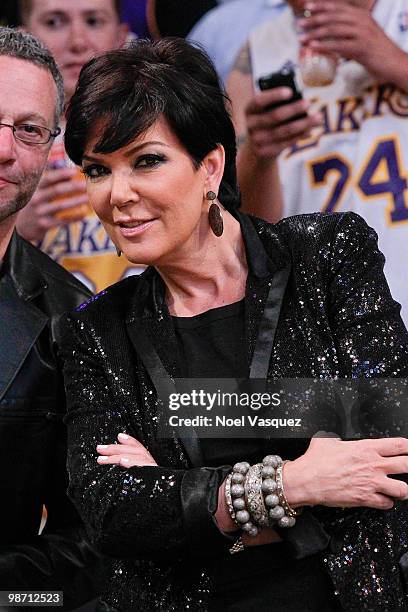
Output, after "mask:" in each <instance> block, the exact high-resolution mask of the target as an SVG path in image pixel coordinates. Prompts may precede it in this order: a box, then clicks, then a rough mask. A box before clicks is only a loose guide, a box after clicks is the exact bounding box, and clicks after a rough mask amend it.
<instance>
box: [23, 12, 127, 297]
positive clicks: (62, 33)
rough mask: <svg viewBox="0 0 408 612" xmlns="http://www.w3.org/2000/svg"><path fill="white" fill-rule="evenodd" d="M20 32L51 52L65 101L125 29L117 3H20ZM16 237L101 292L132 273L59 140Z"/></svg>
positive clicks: (122, 39)
mask: <svg viewBox="0 0 408 612" xmlns="http://www.w3.org/2000/svg"><path fill="white" fill-rule="evenodd" d="M20 12H21V20H22V23H23V26H24V28H25V29H27V30H28V31H29V32H31V33H32V34H34V35H35V36H36V37H38V38H39V39H40V40H41V41H42V42H43V43H45V44H46V45H47V47H48V48H49V49H50V50H51V52H52V53H53V55H54V57H55V59H56V61H57V63H58V65H59V66H60V68H61V72H62V76H63V79H64V87H65V96H66V101H68V100H69V99H70V98H71V96H72V94H73V92H74V90H75V86H76V83H77V79H78V76H79V72H80V70H81V68H82V66H83V65H84V64H85V63H86V62H87V61H88V60H89V59H91V58H92V57H93V56H95V55H98V54H99V53H102V52H103V51H106V50H109V49H112V48H117V47H120V46H121V45H122V44H123V43H124V42H125V40H126V36H127V32H128V28H127V26H126V25H125V24H123V23H121V22H120V17H119V15H120V2H119V1H118V0H70V1H69V2H64V1H63V0H20ZM17 228H18V231H19V233H20V234H21V235H22V236H24V238H26V239H27V240H31V241H33V242H35V243H36V244H37V245H38V246H39V247H40V248H41V249H42V250H43V251H44V252H46V253H47V254H48V255H50V257H52V258H53V259H54V260H56V261H58V262H59V263H60V264H61V265H63V266H64V267H65V268H66V269H67V270H69V271H70V272H72V273H73V274H75V276H77V278H79V279H80V280H82V282H84V283H85V284H86V285H87V286H88V287H89V288H90V289H91V290H92V291H100V290H101V289H103V288H104V287H106V286H107V285H110V284H112V283H114V282H116V281H118V280H120V279H121V278H123V277H124V276H126V275H127V274H129V273H133V272H135V271H137V268H135V267H134V266H132V265H131V264H129V262H128V261H126V260H125V259H124V258H121V259H119V258H118V257H117V255H116V251H115V248H114V246H113V244H112V242H111V241H110V240H109V238H108V237H107V235H106V232H105V230H104V229H103V227H102V225H101V223H100V222H99V220H98V218H97V217H96V216H95V214H94V213H93V211H92V210H91V209H90V207H89V205H88V198H87V195H86V188H85V181H84V180H83V177H82V174H80V171H79V169H76V168H75V167H74V166H73V165H72V164H71V163H70V162H69V160H68V158H67V156H66V154H65V149H64V144H63V136H62V135H61V136H60V137H59V138H57V139H56V141H55V143H54V145H53V147H52V149H51V154H50V157H49V163H48V170H47V172H46V173H45V174H44V176H43V178H42V180H41V182H40V184H39V187H38V189H37V191H36V193H35V195H34V197H33V198H32V200H31V202H30V203H29V205H28V206H27V207H26V209H25V210H24V211H22V212H21V214H20V215H19V218H18V222H17Z"/></svg>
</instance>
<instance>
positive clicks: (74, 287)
mask: <svg viewBox="0 0 408 612" xmlns="http://www.w3.org/2000/svg"><path fill="white" fill-rule="evenodd" d="M17 240H18V241H19V243H20V247H21V249H22V252H24V253H25V256H26V257H27V258H28V260H29V261H30V263H31V265H32V266H34V268H36V269H37V270H38V273H39V274H40V275H41V276H42V277H43V278H44V280H45V281H46V284H47V290H48V289H49V290H52V291H53V290H54V289H55V290H56V291H58V289H60V288H61V287H62V286H63V287H64V289H65V292H66V293H69V292H70V291H72V292H73V293H75V294H76V295H79V296H82V299H83V300H85V299H87V298H88V297H89V296H90V295H91V294H92V293H91V291H90V290H89V289H88V288H87V287H86V286H85V285H84V284H83V283H81V281H79V280H78V279H77V278H75V276H74V275H73V274H71V272H68V270H65V268H63V267H62V266H61V265H60V264H59V263H57V262H56V261H54V260H53V259H51V257H50V256H49V255H47V254H46V253H44V252H43V251H41V250H40V249H39V248H38V247H36V246H34V245H33V244H31V243H30V242H28V241H27V240H25V239H24V238H23V237H22V236H19V235H18V236H17Z"/></svg>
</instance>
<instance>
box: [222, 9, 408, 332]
mask: <svg viewBox="0 0 408 612" xmlns="http://www.w3.org/2000/svg"><path fill="white" fill-rule="evenodd" d="M289 4H290V5H291V8H288V9H287V10H286V11H285V12H284V13H283V14H282V15H281V16H280V17H279V19H277V20H275V21H272V22H269V23H267V24H264V25H263V26H260V27H259V28H256V29H255V30H254V31H253V32H252V33H251V36H250V38H249V46H248V47H247V49H244V50H243V52H242V53H241V57H240V58H239V59H238V60H237V63H236V66H235V69H234V70H233V71H232V73H231V76H230V79H229V84H228V89H229V93H230V95H231V97H232V101H233V106H234V115H235V125H236V129H237V132H238V134H239V135H240V140H241V141H243V144H242V146H241V147H240V152H239V157H238V173H239V181H240V186H241V189H242V194H243V202H244V205H245V207H246V208H247V210H248V209H249V210H252V211H253V212H255V213H257V214H259V215H260V216H264V217H265V218H267V219H269V220H276V219H277V218H279V217H280V216H282V215H283V216H287V215H292V214H297V213H307V212H312V211H319V210H320V211H324V212H333V211H345V210H353V211H355V212H357V213H359V214H360V215H362V216H363V217H364V218H365V219H366V221H367V222H368V223H369V224H370V225H371V226H372V227H373V228H374V229H375V230H376V231H377V233H378V235H379V245H380V248H381V250H382V251H383V252H384V254H385V257H386V267H385V272H386V276H387V278H388V281H389V284H390V287H391V291H392V294H393V296H394V297H395V298H396V299H397V300H398V301H399V302H401V304H402V307H403V308H402V315H403V317H404V318H405V322H408V285H407V282H406V273H405V271H404V263H405V261H406V259H407V258H408V253H407V248H408V229H407V221H408V191H407V187H408V183H407V179H406V176H407V172H408V170H407V165H408V148H407V147H408V145H407V143H408V111H407V103H406V100H407V92H408V54H407V51H408V0H393V2H390V1H389V0H377V2H374V0H353V1H352V0H333V2H330V3H328V2H324V1H322V0H316V1H314V2H304V1H301V0H289ZM304 9H306V10H307V11H309V13H311V15H310V16H309V17H308V18H306V19H305V18H304V19H302V21H300V22H298V24H296V20H295V15H294V11H295V12H296V11H302V10H304ZM309 13H307V14H309ZM297 27H298V28H299V27H300V28H301V29H302V30H303V31H304V33H303V36H302V39H301V42H300V41H299V37H298V34H297ZM301 43H302V45H303V46H304V47H305V48H307V49H308V50H309V51H310V50H311V49H312V50H314V52H320V53H323V54H335V55H336V56H339V57H340V61H339V64H338V67H337V73H336V76H335V79H334V81H333V83H332V84H330V85H327V86H324V87H308V88H306V89H305V90H304V97H305V99H306V100H305V101H303V102H297V103H295V104H288V105H287V106H281V107H280V108H277V109H274V110H269V111H267V107H268V105H270V104H272V103H275V102H282V101H283V100H285V99H287V95H288V94H289V95H290V92H286V93H285V91H284V90H282V89H276V90H271V91H265V92H259V91H258V93H254V88H255V90H257V81H258V79H259V77H260V76H264V75H265V74H268V73H271V72H275V71H278V70H281V69H282V68H283V67H284V66H285V67H288V66H294V67H297V66H298V64H299V51H300V46H301ZM248 50H249V53H248ZM305 111H307V112H308V116H307V117H306V118H303V119H298V120H296V121H292V122H290V123H287V121H288V119H291V118H292V119H293V118H294V117H295V116H296V115H299V113H302V112H303V113H304V112H305ZM311 130H312V133H311ZM245 134H247V136H245ZM277 159H278V164H279V165H278V164H277V162H276V160H277ZM278 167H279V170H280V180H281V183H282V192H283V211H282V210H281V209H280V205H281V201H280V186H279V175H278ZM254 185H258V186H261V187H260V188H259V189H258V191H257V193H254V190H253V186H254Z"/></svg>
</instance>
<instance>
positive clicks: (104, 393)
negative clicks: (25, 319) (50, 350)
mask: <svg viewBox="0 0 408 612" xmlns="http://www.w3.org/2000/svg"><path fill="white" fill-rule="evenodd" d="M111 332H112V333H111V334H110V335H109V337H112V336H113V337H114V340H113V342H114V344H115V343H116V353H117V355H118V356H120V357H123V351H122V353H121V350H120V338H119V337H118V336H117V335H116V336H115V333H114V329H112V330H111ZM58 335H59V346H60V350H59V353H60V356H61V358H62V360H63V363H64V378H65V385H66V393H67V405H68V415H67V417H66V424H67V429H68V470H69V475H70V484H69V489H68V492H69V495H70V497H71V498H72V500H73V501H74V503H75V505H76V506H77V508H78V511H79V513H80V514H81V516H82V518H83V520H84V523H85V525H86V527H87V529H88V531H89V535H90V538H91V540H92V542H93V543H94V544H95V545H96V546H97V548H98V549H100V550H101V551H102V552H104V553H106V554H108V555H109V556H112V557H120V558H129V557H130V558H132V557H133V558H138V559H156V560H166V559H171V560H172V561H174V560H175V559H177V558H183V557H186V556H195V557H199V558H201V559H205V558H211V557H214V556H215V557H216V556H218V555H220V554H223V553H225V552H227V551H228V547H229V546H230V541H229V540H228V539H227V538H225V537H224V536H223V535H222V534H221V532H220V531H219V530H218V528H217V527H216V524H215V521H214V519H213V511H214V510H215V507H216V498H217V496H216V492H218V487H219V485H220V484H221V482H222V480H223V478H224V477H225V470H223V469H222V468H221V469H209V468H198V469H197V468H196V469H177V467H175V466H176V464H177V463H178V465H179V466H180V465H181V466H182V462H181V461H178V462H177V460H175V459H174V457H173V458H172V457H171V456H170V455H169V457H166V456H165V453H166V451H165V450H162V456H161V457H158V456H157V454H155V458H156V460H157V461H158V463H161V465H167V467H154V466H146V467H132V468H129V469H127V470H124V469H123V468H121V467H119V466H101V465H99V464H98V463H97V461H96V460H97V456H98V455H97V452H96V445H97V444H112V443H115V441H116V440H117V434H118V433H120V432H127V433H129V434H131V435H133V436H135V437H137V438H138V439H139V440H140V441H141V442H142V443H145V440H144V435H145V434H144V433H143V427H144V425H143V423H141V422H139V421H138V417H137V414H138V402H139V401H140V398H138V397H137V393H138V389H137V386H136V385H132V384H130V383H129V379H130V378H131V375H132V371H134V370H135V368H136V364H135V363H128V364H127V368H125V369H124V370H125V373H126V375H129V379H127V380H126V382H124V381H123V380H119V378H120V372H119V375H117V374H116V372H115V371H114V370H113V367H114V366H112V364H111V363H110V362H109V359H107V358H106V357H107V356H106V352H105V347H103V346H102V344H101V341H100V336H98V335H97V334H96V332H95V329H94V327H93V325H92V324H90V323H88V322H87V323H84V322H83V321H82V320H80V318H79V319H76V318H75V315H73V316H71V315H70V316H69V317H66V318H64V319H62V320H60V322H59V330H58ZM118 385H121V386H122V388H121V389H119V386H118ZM132 413H133V415H134V417H135V418H134V419H132V418H131V416H129V415H131V414H132ZM145 445H146V446H147V444H145ZM162 446H163V447H164V448H165V444H164V443H163V444H162ZM149 450H150V451H151V452H153V451H152V450H151V449H149ZM192 497H193V498H194V504H193V505H194V506H195V508H197V507H199V508H200V512H199V513H197V512H195V515H194V517H190V514H189V512H188V511H186V508H187V510H188V505H189V504H188V503H186V499H187V502H188V500H189V499H190V501H191V499H192ZM190 505H191V504H190ZM214 506H215V507H214ZM198 541H200V546H197V543H198Z"/></svg>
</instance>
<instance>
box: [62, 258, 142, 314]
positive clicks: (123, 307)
mask: <svg viewBox="0 0 408 612" xmlns="http://www.w3.org/2000/svg"><path fill="white" fill-rule="evenodd" d="M153 274H154V270H153V268H150V267H149V268H146V270H144V272H142V274H135V275H132V276H128V277H127V278H124V279H122V280H121V281H119V282H117V283H115V284H113V285H110V286H109V287H106V289H103V290H102V291H100V292H99V293H97V294H95V295H93V296H91V297H90V298H89V299H87V300H86V301H85V302H84V303H83V304H81V305H80V306H78V307H77V308H76V309H75V310H74V312H73V313H71V316H72V317H73V318H76V319H80V320H87V319H88V320H92V319H95V318H104V319H109V318H121V319H123V318H124V316H125V314H126V312H127V310H128V308H129V306H130V302H131V301H132V300H134V299H136V294H139V293H140V290H141V289H143V288H145V287H147V286H149V281H150V279H151V276H152V275H153Z"/></svg>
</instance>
